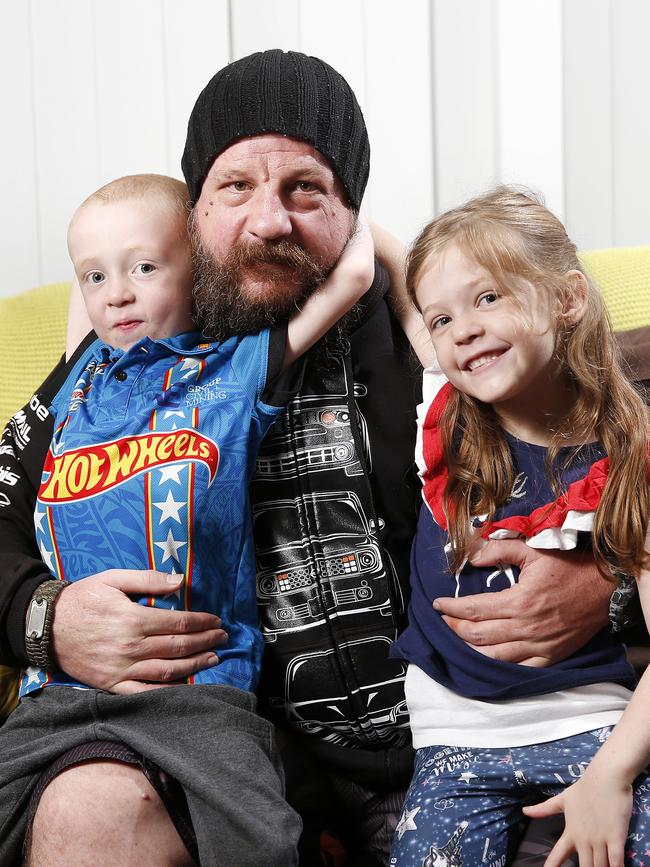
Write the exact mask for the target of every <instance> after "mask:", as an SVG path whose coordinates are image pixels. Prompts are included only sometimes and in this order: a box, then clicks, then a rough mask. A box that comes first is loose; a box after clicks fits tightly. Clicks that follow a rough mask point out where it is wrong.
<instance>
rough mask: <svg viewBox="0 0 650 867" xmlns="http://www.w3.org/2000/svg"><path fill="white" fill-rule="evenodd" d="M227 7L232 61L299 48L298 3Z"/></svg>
mask: <svg viewBox="0 0 650 867" xmlns="http://www.w3.org/2000/svg"><path fill="white" fill-rule="evenodd" d="M355 2H356V0H355ZM230 7H231V14H232V59H233V60H236V59H237V58H239V57H245V56H246V55H247V54H252V53H253V52H254V51H265V50H266V49H267V48H283V49H284V50H285V51H287V50H289V49H290V48H293V49H295V48H296V47H298V48H299V47H300V4H299V2H298V0H262V2H260V0H230ZM321 9H322V7H321Z"/></svg>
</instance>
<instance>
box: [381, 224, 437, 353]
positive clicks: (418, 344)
mask: <svg viewBox="0 0 650 867" xmlns="http://www.w3.org/2000/svg"><path fill="white" fill-rule="evenodd" d="M370 231H371V232H372V240H373V241H374V242H375V250H376V252H377V258H378V259H380V260H381V261H382V262H383V264H384V265H385V266H386V268H387V269H388V273H389V275H390V295H389V296H388V297H389V301H390V304H391V307H392V308H393V312H394V313H395V316H396V317H397V318H398V320H399V322H400V324H401V326H402V328H403V329H404V333H405V334H406V336H407V337H408V339H409V343H410V344H411V346H412V347H413V351H414V352H415V354H416V355H417V357H418V358H419V360H420V364H421V365H422V367H431V365H432V364H433V362H434V361H435V353H434V351H433V346H432V344H431V338H430V337H429V332H428V331H427V329H426V326H425V324H424V321H423V320H422V317H421V316H420V313H419V312H418V310H417V309H416V307H415V305H414V304H413V302H412V301H411V299H410V298H409V296H408V292H407V290H406V248H405V247H404V245H403V244H402V242H401V241H399V240H398V239H397V238H396V237H395V236H394V235H392V234H391V233H390V232H389V231H387V230H386V229H384V228H383V227H382V226H378V225H377V223H375V222H373V221H370Z"/></svg>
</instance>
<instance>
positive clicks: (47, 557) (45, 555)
mask: <svg viewBox="0 0 650 867" xmlns="http://www.w3.org/2000/svg"><path fill="white" fill-rule="evenodd" d="M39 551H40V552H41V560H42V561H43V563H45V565H46V566H47V568H48V569H49V570H50V572H54V563H53V562H52V554H53V553H54V552H53V551H48V550H47V549H46V547H45V544H44V543H43V542H41V544H40V545H39Z"/></svg>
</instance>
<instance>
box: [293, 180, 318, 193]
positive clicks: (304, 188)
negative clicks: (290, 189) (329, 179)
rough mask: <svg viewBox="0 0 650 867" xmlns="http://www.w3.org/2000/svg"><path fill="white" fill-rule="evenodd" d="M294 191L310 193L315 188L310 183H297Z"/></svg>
mask: <svg viewBox="0 0 650 867" xmlns="http://www.w3.org/2000/svg"><path fill="white" fill-rule="evenodd" d="M296 189H297V190H299V191H300V192H301V193H311V192H312V191H313V190H315V189H316V187H315V186H314V184H312V182H311V181H298V183H297V184H296Z"/></svg>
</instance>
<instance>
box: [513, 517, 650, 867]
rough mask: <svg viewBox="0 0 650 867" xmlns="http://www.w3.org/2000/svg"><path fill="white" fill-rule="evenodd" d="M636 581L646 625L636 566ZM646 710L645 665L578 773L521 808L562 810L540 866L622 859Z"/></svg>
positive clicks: (647, 581)
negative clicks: (560, 825)
mask: <svg viewBox="0 0 650 867" xmlns="http://www.w3.org/2000/svg"><path fill="white" fill-rule="evenodd" d="M649 549H650V528H649V530H648V535H647V536H646V551H648V550H649ZM648 565H649V566H650V564H648ZM638 585H639V596H640V598H641V605H642V606H643V614H644V617H645V621H646V624H647V625H648V626H649V627H650V569H643V570H642V571H641V574H640V576H639V578H638ZM649 709H650V668H646V670H645V672H644V674H643V677H642V678H641V680H640V682H639V684H638V686H637V687H636V689H635V691H634V695H633V696H632V699H631V700H630V703H629V705H628V706H627V708H626V709H625V712H624V713H623V716H622V717H621V719H620V720H619V722H618V723H617V724H616V727H615V729H614V731H613V732H612V734H611V735H610V737H609V739H608V740H607V741H606V743H605V744H603V746H602V747H601V748H600V750H598V753H597V754H596V755H595V756H594V758H593V760H592V761H591V763H590V765H589V767H588V768H587V770H586V771H585V773H584V775H583V776H582V777H581V778H580V779H579V780H578V781H577V782H576V783H574V784H573V785H572V786H570V787H569V788H568V789H566V790H565V791H564V792H562V794H560V795H556V796H555V797H554V798H551V799H550V800H548V801H545V802H544V803H542V804H536V805H535V806H533V807H525V808H524V812H525V813H526V815H527V816H531V817H533V818H537V817H541V816H550V815H552V814H554V813H561V812H563V813H564V818H565V829H564V833H563V834H562V836H561V837H560V839H559V840H558V842H557V843H556V845H555V847H554V848H553V850H552V852H551V854H550V855H549V857H548V859H547V860H546V862H545V867H560V865H562V864H564V861H565V859H566V858H567V857H568V856H569V855H570V854H571V853H572V852H578V855H579V859H580V863H581V864H582V863H583V861H584V863H585V864H591V863H593V864H600V863H603V864H609V863H615V864H619V863H620V864H622V863H623V850H624V846H625V841H626V838H627V833H628V826H629V823H630V816H631V814H632V792H633V783H634V780H635V779H636V777H637V776H638V775H639V774H640V773H641V772H642V771H643V770H644V768H646V767H647V766H648V763H650V729H649V728H648V710H649ZM608 858H609V860H608ZM599 859H601V860H599Z"/></svg>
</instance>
